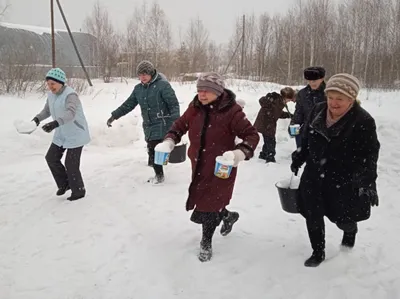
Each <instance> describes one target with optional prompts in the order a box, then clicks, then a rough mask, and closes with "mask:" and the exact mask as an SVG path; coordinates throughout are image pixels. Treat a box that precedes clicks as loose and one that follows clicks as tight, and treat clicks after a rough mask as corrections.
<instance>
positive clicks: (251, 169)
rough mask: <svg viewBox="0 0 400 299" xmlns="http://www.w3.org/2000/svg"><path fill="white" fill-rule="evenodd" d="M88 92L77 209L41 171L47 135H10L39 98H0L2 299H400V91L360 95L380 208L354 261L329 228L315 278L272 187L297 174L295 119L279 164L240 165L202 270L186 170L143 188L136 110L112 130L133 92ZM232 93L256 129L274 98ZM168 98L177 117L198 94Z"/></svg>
mask: <svg viewBox="0 0 400 299" xmlns="http://www.w3.org/2000/svg"><path fill="white" fill-rule="evenodd" d="M94 83H95V87H94V90H92V91H91V92H90V93H88V94H87V95H84V96H82V97H81V98H82V101H83V103H84V108H85V112H86V116H87V118H88V122H89V125H90V130H91V135H92V142H91V144H90V145H89V146H87V147H86V148H85V150H84V153H83V156H82V173H83V176H84V179H85V183H86V188H87V197H86V198H85V199H83V200H79V201H77V202H68V201H66V200H65V198H59V197H56V196H55V191H56V186H55V184H54V182H53V179H52V177H51V174H50V172H49V170H48V168H47V165H46V162H45V160H44V155H45V153H46V151H47V148H48V146H49V145H50V142H51V137H52V134H47V133H44V132H43V131H42V130H37V131H35V132H34V133H33V134H32V135H19V134H18V133H17V132H16V130H15V128H14V125H13V122H14V121H15V120H17V119H27V120H30V119H32V118H33V116H34V115H35V114H36V113H37V112H39V111H40V109H41V108H42V106H43V105H44V102H45V99H44V98H43V97H42V98H41V97H40V95H37V94H31V95H27V96H26V97H25V98H24V99H20V98H16V97H7V96H1V97H0V111H1V112H0V113H1V117H0V140H1V141H0V165H1V167H0V299H133V298H134V299H136V298H138V299H147V298H148V299H155V298H160V299H170V298H185V299H188V298H190V299H204V298H215V299H217V298H218V299H236V298H238V299H242V298H243V299H253V298H254V299H255V298H273V299H280V298H282V299H289V298H290V299H292V298H298V299H321V298H324V299H337V298H351V299H354V298H363V299H367V298H371V299H372V298H374V299H378V298H379V299H395V298H400V255H399V248H400V236H399V233H398V230H399V227H400V201H399V194H400V150H399V148H400V134H399V128H400V119H399V116H398V113H399V110H400V100H399V98H400V93H399V92H378V91H370V92H367V91H366V90H363V92H362V94H361V96H360V99H361V101H362V105H363V107H365V108H366V109H367V110H368V111H369V112H370V113H371V114H372V115H373V116H374V117H375V118H376V122H377V126H378V135H379V138H380V141H381V144H382V149H381V156H380V160H379V182H378V183H379V185H378V188H379V195H380V206H379V207H378V208H373V211H372V218H371V219H370V220H369V221H366V222H363V223H361V224H360V232H359V234H358V236H357V241H356V246H355V248H354V250H353V251H352V252H350V253H349V252H341V251H340V249H339V243H340V241H341V237H342V233H341V231H339V230H338V229H337V228H336V226H334V225H332V224H330V223H329V222H328V221H327V222H326V223H327V228H326V238H327V252H326V253H327V260H326V262H324V263H323V264H321V266H320V267H318V268H315V269H314V268H311V269H310V268H305V267H304V266H303V262H304V260H305V259H306V258H307V257H309V255H310V254H311V248H310V245H309V241H308V237H307V233H306V229H305V222H304V219H303V218H302V217H301V216H299V215H291V214H287V213H285V212H283V211H282V209H281V207H280V202H279V198H278V194H277V191H276V188H275V183H276V182H277V181H279V180H281V179H287V178H289V177H290V175H291V173H290V170H289V165H290V159H289V157H290V154H291V152H292V151H293V150H294V147H295V145H294V144H295V143H294V140H293V139H290V138H288V135H287V125H288V120H280V121H279V125H278V131H279V132H278V137H277V143H278V144H277V161H278V163H277V164H275V165H266V164H264V163H262V162H261V161H259V160H258V159H257V157H256V158H255V159H253V160H251V161H249V162H244V163H242V165H240V166H239V171H238V178H237V184H236V187H235V192H234V197H233V200H232V202H231V205H230V208H231V209H232V210H236V211H238V212H239V213H240V215H241V218H240V220H239V222H237V224H235V227H234V230H233V231H232V233H231V234H230V235H229V236H227V237H225V238H224V237H222V236H221V235H220V234H219V230H218V231H217V234H216V235H215V238H214V243H213V248H214V257H213V259H212V260H211V262H209V263H200V262H199V261H198V259H197V252H198V248H199V242H200V235H201V231H200V226H198V225H195V224H193V223H191V222H190V221H189V217H190V214H189V213H187V212H186V211H185V201H186V198H187V188H188V185H189V182H190V165H189V161H188V160H187V161H186V162H185V163H183V164H175V165H168V166H167V167H166V182H165V184H164V185H163V186H151V185H148V184H147V183H146V180H147V179H148V178H149V177H150V176H152V175H153V170H152V169H151V168H149V167H147V153H146V145H145V142H144V141H143V133H142V130H141V118H140V112H139V109H138V108H137V109H136V110H135V111H134V112H133V113H131V114H129V115H127V116H125V117H124V118H122V119H120V120H118V121H116V122H115V123H114V124H113V127H112V128H108V127H107V126H106V120H107V119H108V117H109V116H110V112H111V111H112V110H113V109H115V108H117V107H118V105H119V104H120V103H121V102H122V101H124V100H125V99H126V98H127V97H128V96H129V94H130V92H131V90H132V87H133V85H134V84H135V83H137V81H133V80H132V81H130V82H129V84H126V83H120V82H119V81H118V82H114V83H112V84H103V83H101V82H99V81H95V82H94ZM231 84H232V85H231V86H230V87H231V88H232V89H233V91H235V92H236V93H237V95H238V97H240V98H243V99H244V100H245V101H246V103H247V106H246V107H245V112H246V113H247V115H248V118H249V119H250V120H251V121H252V122H254V119H255V117H256V114H257V112H258V109H259V104H258V98H259V97H260V96H262V95H264V94H265V93H266V92H269V91H273V90H279V88H280V86H278V85H274V84H256V83H250V82H245V81H242V82H239V81H234V82H233V81H232V82H231ZM173 87H174V88H175V90H176V93H177V95H178V98H179V100H180V101H181V109H182V112H183V111H184V110H185V109H186V107H187V105H188V103H189V101H190V100H191V99H192V98H193V96H194V94H195V86H194V85H191V84H189V85H180V84H178V83H176V84H173ZM261 146H262V142H260V144H259V148H260V147H261ZM256 155H257V156H258V152H257V153H256ZM65 197H66V196H65Z"/></svg>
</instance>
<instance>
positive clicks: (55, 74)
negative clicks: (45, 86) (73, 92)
mask: <svg viewBox="0 0 400 299" xmlns="http://www.w3.org/2000/svg"><path fill="white" fill-rule="evenodd" d="M47 80H53V81H56V82H58V83H60V84H62V85H64V84H65V83H66V82H67V76H66V75H65V73H64V71H63V70H62V69H60V68H54V69H51V70H50V71H48V72H47V74H46V81H47Z"/></svg>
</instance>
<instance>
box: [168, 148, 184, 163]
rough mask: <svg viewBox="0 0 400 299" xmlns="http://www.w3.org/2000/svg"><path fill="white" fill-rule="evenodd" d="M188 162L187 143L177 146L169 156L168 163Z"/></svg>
mask: <svg viewBox="0 0 400 299" xmlns="http://www.w3.org/2000/svg"><path fill="white" fill-rule="evenodd" d="M185 161H186V143H183V144H180V145H177V146H175V147H174V149H173V151H172V152H171V154H170V155H169V159H168V163H172V164H175V163H182V162H185Z"/></svg>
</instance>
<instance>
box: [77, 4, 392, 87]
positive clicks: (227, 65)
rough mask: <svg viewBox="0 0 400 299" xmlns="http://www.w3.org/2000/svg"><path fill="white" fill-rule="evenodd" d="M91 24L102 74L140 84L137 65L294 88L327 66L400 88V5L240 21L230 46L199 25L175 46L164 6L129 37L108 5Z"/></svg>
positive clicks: (318, 8) (309, 8)
mask: <svg viewBox="0 0 400 299" xmlns="http://www.w3.org/2000/svg"><path fill="white" fill-rule="evenodd" d="M85 24H86V29H87V31H88V32H89V33H91V34H93V35H94V36H95V37H97V39H98V54H99V55H98V61H97V65H98V66H100V69H101V70H102V72H105V71H107V70H110V69H113V68H116V66H117V65H118V63H119V66H120V67H121V69H122V67H123V66H124V67H125V68H124V74H125V75H127V76H130V77H134V76H135V75H136V74H135V66H136V64H137V63H138V62H139V61H140V60H142V59H149V60H151V61H152V62H153V63H154V64H155V65H156V66H157V67H158V68H160V69H162V70H163V72H164V73H165V74H166V75H167V76H170V77H176V76H178V75H181V74H185V73H195V72H202V71H218V72H222V73H226V74H229V75H231V76H234V77H240V78H244V79H252V80H259V81H273V82H280V83H282V84H292V85H293V84H299V83H302V82H303V73H302V71H303V69H304V68H305V67H307V66H310V65H319V66H324V67H325V68H326V69H327V75H328V76H329V75H332V74H334V73H338V72H348V73H352V74H354V75H355V76H357V77H359V78H360V79H361V81H362V82H363V84H364V85H365V86H367V87H379V88H392V87H396V86H398V85H400V0H348V1H346V2H345V3H340V4H336V3H335V2H334V1H332V0H308V1H306V0H298V1H297V3H296V4H295V5H294V6H293V7H291V8H290V9H289V10H288V11H287V12H286V13H285V14H283V15H274V16H272V15H269V14H268V13H266V12H264V13H261V14H258V15H257V14H251V15H246V16H244V21H243V17H242V16H238V18H237V21H236V24H233V26H235V27H234V28H235V30H234V34H233V35H232V37H231V38H230V41H229V43H227V44H218V43H217V42H215V41H213V40H212V39H210V37H209V31H208V30H207V28H206V25H205V24H204V23H203V22H202V20H201V19H199V18H196V19H193V20H191V21H190V24H188V28H187V29H186V31H185V32H183V33H181V32H180V33H179V36H178V37H175V40H176V39H177V40H178V42H174V38H173V32H172V30H171V26H170V21H169V19H168V17H167V15H166V14H165V12H164V10H163V9H162V7H161V5H160V4H158V3H157V2H153V3H152V4H150V5H149V4H148V2H147V1H144V2H143V3H142V4H141V5H140V6H137V7H135V9H134V12H133V15H132V17H131V18H130V19H129V21H128V22H127V25H126V30H125V32H117V31H116V30H115V28H114V27H113V25H112V22H111V20H110V16H109V14H108V12H107V10H106V9H104V8H103V7H102V5H101V3H100V2H97V3H96V4H95V5H94V7H93V11H92V13H91V14H90V15H89V16H88V17H87V19H86V22H85ZM243 32H244V34H243ZM243 36H244V42H243V44H242V43H241V42H242V40H243ZM121 62H122V64H121Z"/></svg>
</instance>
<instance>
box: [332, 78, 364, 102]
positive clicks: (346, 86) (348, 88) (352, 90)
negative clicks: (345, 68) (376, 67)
mask: <svg viewBox="0 0 400 299" xmlns="http://www.w3.org/2000/svg"><path fill="white" fill-rule="evenodd" d="M360 88H361V84H360V81H359V80H358V79H357V78H356V77H354V76H353V75H350V74H346V73H341V74H336V75H333V76H332V77H331V78H330V79H329V80H328V82H327V83H326V88H325V92H328V91H337V92H340V93H341V94H344V95H345V96H348V97H349V98H351V99H353V100H356V99H357V96H358V93H359V91H360Z"/></svg>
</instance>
